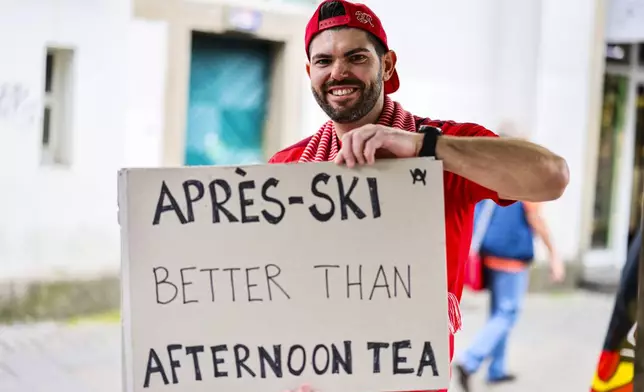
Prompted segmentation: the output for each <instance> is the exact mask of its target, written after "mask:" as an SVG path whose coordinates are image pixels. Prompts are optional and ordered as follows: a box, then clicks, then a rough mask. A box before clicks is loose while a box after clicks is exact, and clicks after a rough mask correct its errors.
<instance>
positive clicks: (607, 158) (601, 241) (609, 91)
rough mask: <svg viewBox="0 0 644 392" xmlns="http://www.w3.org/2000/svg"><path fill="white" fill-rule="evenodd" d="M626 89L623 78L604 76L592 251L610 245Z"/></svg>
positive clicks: (626, 81)
mask: <svg viewBox="0 0 644 392" xmlns="http://www.w3.org/2000/svg"><path fill="white" fill-rule="evenodd" d="M627 89H628V78H627V77H626V76H621V75H612V74H607V75H606V76H605V79H604V106H603V111H602V117H601V129H600V136H599V137H600V139H599V151H598V157H597V177H596V181H597V182H596V184H595V206H594V207H595V208H594V216H593V228H592V240H591V246H592V247H593V248H599V249H603V248H607V247H608V246H609V245H610V244H609V241H610V234H611V223H612V220H611V218H612V216H613V209H614V199H613V196H614V193H615V173H616V170H617V159H618V157H619V156H620V154H621V149H620V145H621V144H620V140H621V139H622V133H623V132H622V131H623V126H624V116H625V111H626V104H627Z"/></svg>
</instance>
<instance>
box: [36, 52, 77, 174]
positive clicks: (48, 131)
mask: <svg viewBox="0 0 644 392" xmlns="http://www.w3.org/2000/svg"><path fill="white" fill-rule="evenodd" d="M72 65H73V51H72V50H69V49H53V48H49V49H47V54H46V57H45V81H44V102H43V116H42V137H41V148H42V155H41V157H42V163H43V164H44V165H69V164H71V134H72V133H71V91H72Z"/></svg>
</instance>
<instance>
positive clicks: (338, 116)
mask: <svg viewBox="0 0 644 392" xmlns="http://www.w3.org/2000/svg"><path fill="white" fill-rule="evenodd" d="M339 85H353V86H356V87H357V88H358V92H359V94H360V95H359V97H358V99H357V101H356V102H355V103H354V104H353V105H351V106H342V107H334V106H332V105H331V104H330V103H329V101H328V100H327V93H328V90H329V88H331V87H333V86H339ZM382 85H383V83H382V67H380V70H378V76H377V78H376V79H374V80H372V81H371V83H369V85H368V86H367V85H366V84H365V83H364V82H362V81H361V80H358V79H343V80H334V81H330V82H327V83H326V84H324V86H323V88H322V91H321V92H319V91H318V90H316V89H315V87H313V86H311V91H312V92H313V96H314V97H315V100H316V102H317V103H318V105H319V106H320V108H322V110H323V111H324V112H325V113H326V114H327V116H329V118H330V119H331V120H333V121H334V122H336V123H339V124H349V123H352V122H356V121H358V120H360V119H361V118H363V117H364V116H366V115H367V114H369V112H371V110H372V109H373V108H374V107H375V106H376V103H377V102H378V98H380V93H381V91H382Z"/></svg>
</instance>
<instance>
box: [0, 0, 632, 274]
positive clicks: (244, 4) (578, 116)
mask: <svg viewBox="0 0 644 392" xmlns="http://www.w3.org/2000/svg"><path fill="white" fill-rule="evenodd" d="M365 2H366V3H367V4H368V5H369V6H370V7H372V9H373V10H374V11H375V12H376V13H378V14H379V15H380V17H381V19H382V21H383V24H384V25H385V27H386V29H387V32H388V34H389V39H390V46H391V47H392V49H394V50H396V52H397V54H398V59H399V74H400V76H401V88H400V90H399V91H398V92H397V93H396V94H394V95H393V96H392V98H393V99H395V100H398V101H400V102H401V103H403V104H404V106H405V107H406V108H407V109H408V110H411V111H412V112H414V113H417V114H419V115H424V116H428V117H432V118H440V119H451V120H455V121H472V122H477V123H480V124H482V125H484V126H486V127H488V128H490V129H492V130H494V129H495V127H497V126H498V124H499V123H501V122H502V121H505V120H510V121H512V122H514V123H515V124H516V125H517V127H518V128H519V129H520V130H521V133H522V135H523V136H526V137H529V138H531V139H532V140H534V141H536V142H538V143H541V144H543V145H545V146H547V147H548V148H550V149H552V150H554V151H555V152H557V153H559V154H561V155H562V156H564V157H565V158H566V159H567V160H568V163H569V166H570V170H571V181H570V185H569V187H568V190H567V191H566V193H565V195H564V196H563V197H562V198H561V199H560V200H558V201H556V202H552V203H548V204H547V205H546V206H545V207H544V210H545V216H546V219H547V220H548V223H549V224H550V226H551V230H552V233H553V238H554V241H555V243H556V244H557V246H558V248H559V249H560V252H561V255H562V257H563V258H564V259H565V260H566V261H568V262H570V263H577V262H582V263H585V264H584V265H588V266H591V267H592V266H597V265H607V266H615V267H616V268H619V267H620V266H621V263H623V258H624V255H625V251H626V241H625V240H624V241H622V238H624V239H625V238H626V237H627V235H628V230H629V219H630V211H631V210H630V207H629V205H630V198H631V194H632V193H633V189H634V188H633V185H632V184H631V185H629V181H631V180H632V177H633V175H634V173H635V170H634V169H633V167H634V165H633V159H634V154H635V153H634V149H633V148H631V147H630V146H632V145H634V142H633V141H634V140H635V134H636V132H635V126H636V125H635V124H636V121H635V120H634V119H635V117H636V110H634V109H632V108H631V109H628V110H626V112H627V114H625V118H626V120H625V121H624V131H623V133H622V135H623V136H622V138H621V139H619V143H618V144H619V145H620V146H621V148H622V150H620V152H619V154H618V158H617V159H616V161H617V162H618V163H617V164H615V165H614V166H615V169H614V173H616V174H615V176H614V177H615V179H614V180H612V181H613V182H611V187H610V189H611V192H612V193H611V192H608V193H610V194H611V195H613V194H614V195H615V196H614V198H613V201H612V202H609V204H610V205H609V207H607V208H608V210H609V211H610V212H609V213H608V216H609V219H608V220H606V219H604V221H608V222H610V230H608V229H606V233H608V234H606V235H605V237H607V238H608V239H607V240H605V241H603V242H601V241H599V242H598V241H595V244H593V238H594V237H593V235H594V236H595V237H597V236H598V235H597V234H594V231H593V230H595V231H597V229H594V227H596V226H598V224H597V223H596V222H597V221H598V220H601V219H597V218H595V215H596V214H597V213H595V212H594V211H595V208H594V206H595V204H597V203H596V200H595V197H594V193H595V188H596V184H597V181H596V177H597V172H598V169H597V168H598V163H597V162H598V157H602V155H601V154H600V153H599V152H600V149H599V145H600V140H603V139H601V135H602V132H600V130H601V129H602V128H601V122H602V116H601V113H602V107H603V104H602V103H603V93H602V91H603V83H602V81H603V78H604V70H605V69H606V66H605V52H606V51H605V48H606V42H607V40H608V39H607V38H606V35H607V26H609V25H610V23H609V20H610V17H609V15H612V14H610V12H609V10H610V9H611V8H609V4H607V3H606V0H566V1H565V2H562V1H559V0H541V1H527V2H523V1H522V2H517V1H513V0H468V1H464V2H454V1H451V0H428V1H424V2H416V1H411V0H401V1H397V2H391V1H385V0H367V1H365ZM316 3H317V1H305V0H301V1H295V0H292V1H286V0H282V1H278V0H274V1H270V0H264V1H260V0H255V1H253V0H247V1H234V2H232V1H231V2H222V1H215V0H193V1H187V0H96V1H93V2H89V3H86V2H78V1H74V0H65V1H58V2H56V3H55V4H56V6H55V7H54V5H50V4H49V2H45V1H42V0H40V1H39V0H20V1H16V0H9V1H5V2H3V3H2V5H1V6H0V7H2V12H0V49H1V50H2V51H3V54H4V56H3V58H7V59H10V61H2V62H0V178H2V180H3V191H2V193H1V194H0V202H1V205H3V206H4V207H5V214H4V219H3V220H2V221H0V260H2V262H0V276H2V277H3V279H4V278H9V279H12V278H16V279H19V278H34V277H47V278H51V277H54V278H55V277H58V276H69V275H71V276H77V275H83V274H95V273H103V272H106V271H107V272H115V271H117V270H118V268H119V227H118V222H117V205H116V172H117V170H118V169H119V168H121V167H126V166H160V165H170V166H175V165H184V164H192V163H204V162H205V163H215V164H217V163H221V162H226V159H228V160H229V161H232V160H234V159H239V160H243V161H244V162H253V161H261V160H265V159H267V158H268V157H269V156H270V155H271V153H273V152H274V151H276V150H278V149H280V148H282V147H285V146H287V145H289V144H291V143H294V142H296V141H297V140H299V139H300V138H302V137H304V136H306V135H309V134H311V133H313V132H315V131H316V130H317V129H318V127H319V126H320V125H321V124H322V122H323V121H324V120H325V116H324V114H323V113H322V112H321V111H320V110H319V108H318V107H317V105H316V103H315V101H314V100H313V98H312V96H311V93H310V90H309V85H308V80H307V77H306V74H305V72H304V62H305V56H304V48H303V32H304V26H305V24H306V21H307V19H308V17H309V16H310V13H311V12H312V10H313V9H314V7H315V5H316ZM610 6H611V7H613V4H610ZM631 14H632V13H629V15H631ZM642 18H643V19H641V20H642V22H641V23H640V24H642V25H644V17H642ZM613 24H614V23H613ZM618 24H620V25H623V23H618ZM636 25H637V24H635V26H636ZM633 30H634V31H636V30H637V29H636V28H633ZM631 33H632V32H631ZM631 35H632V34H631ZM635 35H636V37H635V39H634V40H631V41H632V42H639V41H644V38H641V37H642V36H644V35H640V36H637V34H635ZM637 37H640V38H637ZM631 38H633V37H631ZM638 40H639V41H638ZM617 41H619V40H617ZM629 42H630V41H629ZM240 48H242V49H240ZM222 58H223V59H226V61H225V62H222V61H220V59H222ZM631 58H632V57H631ZM235 61H237V63H235ZM226 64H243V67H242V66H241V65H240V66H238V67H236V69H235V72H241V71H240V70H241V69H242V68H243V69H244V70H245V71H244V72H247V73H245V74H235V75H234V76H230V74H229V73H227V72H232V71H228V70H227V68H226ZM620 67H622V68H619V69H617V68H615V70H617V71H619V72H617V73H620V72H621V73H623V72H622V71H624V72H626V71H628V72H630V71H631V68H632V69H635V66H634V65H632V64H631V63H629V65H627V66H622V65H620ZM624 67H627V68H628V70H627V69H626V68H624ZM608 68H610V66H609V67H608ZM633 72H635V71H633ZM213 75H214V76H213ZM216 75H219V76H216ZM628 75H631V74H630V73H629V74H628ZM631 80H632V79H629V82H628V83H630V84H629V85H628V89H629V90H628V91H629V92H628V94H627V95H628V97H627V98H628V99H635V97H636V94H635V93H634V91H635V90H636V89H637V85H636V84H634V82H632V81H631ZM243 81H247V83H246V84H243V83H242V82H243ZM248 81H256V82H253V83H250V82H248ZM210 84H212V86H214V87H213V88H212V89H210V90H207V89H206V90H204V89H202V88H201V86H207V85H210ZM250 85H252V88H253V90H252V91H253V94H246V93H245V92H247V91H249V90H248V89H249V88H251V87H249V86H250ZM221 91H225V94H222V93H221ZM236 91H237V92H238V93H235V92H236ZM242 93H244V94H242ZM222 97H224V98H225V99H223V98H222ZM232 97H235V98H234V99H233V98H232ZM252 97H254V98H252ZM251 98H252V99H251ZM627 106H628V105H627ZM632 106H633V105H632V102H631V104H630V107H632ZM218 121H219V122H218ZM243 121H250V122H248V123H243V124H246V126H245V128H243V129H255V130H257V132H255V133H252V132H251V133H249V134H247V135H246V136H244V137H245V139H235V137H237V136H239V135H236V134H235V133H234V132H232V133H229V134H225V135H224V134H216V133H215V134H212V133H210V131H209V130H211V129H213V128H216V124H219V123H226V124H231V123H233V124H234V123H238V124H242V122H243ZM252 121H255V122H252ZM641 121H644V120H641ZM213 124H215V125H213ZM243 124H242V125H243ZM257 124H260V125H261V126H257ZM242 125H240V126H242ZM240 129H241V128H240ZM606 132H607V131H604V133H606ZM233 136H234V137H233ZM232 139H235V140H232ZM244 143H246V144H247V145H244ZM233 145H234V146H237V147H235V148H237V150H236V151H237V154H236V155H233V154H229V150H226V148H227V147H226V146H233ZM627 150H628V151H627ZM629 151H630V152H629ZM227 154H228V155H227ZM229 155H230V156H229ZM609 155H610V154H609ZM242 158H243V159H242ZM605 159H608V158H605ZM611 159H612V158H611ZM600 167H602V166H601V165H600ZM599 170H602V169H599ZM631 183H632V181H631ZM600 193H601V192H600ZM604 193H606V192H605V191H604ZM604 193H602V195H603V194H604ZM600 204H601V203H600ZM540 258H543V252H541V257H540Z"/></svg>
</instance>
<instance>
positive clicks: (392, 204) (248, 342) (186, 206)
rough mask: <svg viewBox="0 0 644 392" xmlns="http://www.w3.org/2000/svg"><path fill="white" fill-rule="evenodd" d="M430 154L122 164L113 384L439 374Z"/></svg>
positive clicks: (374, 383) (343, 385)
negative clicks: (118, 368) (118, 344)
mask: <svg viewBox="0 0 644 392" xmlns="http://www.w3.org/2000/svg"><path fill="white" fill-rule="evenodd" d="M444 216H445V214H444V200H443V169H442V164H441V163H440V162H438V161H434V160H432V159H430V158H414V159H397V160H383V161H379V162H377V163H376V164H375V165H373V166H370V167H361V168H357V169H348V168H346V167H339V166H336V165H335V164H333V163H306V164H295V165H293V164H290V165H286V164H283V165H253V166H241V167H182V168H155V169H124V170H121V171H120V172H119V221H120V224H121V236H122V295H123V309H122V311H123V313H122V318H123V338H124V341H123V350H124V356H123V360H124V363H123V370H124V389H125V390H126V391H128V392H144V391H155V392H157V391H158V392H162V391H168V392H172V391H190V392H206V391H209V392H211V391H219V392H251V391H257V392H281V391H283V390H284V389H289V388H295V387H296V386H298V385H299V384H301V383H304V382H307V383H310V384H312V385H313V386H314V387H316V388H317V390H319V391H322V392H378V391H409V390H436V389H443V388H447V387H448V385H449V360H448V358H449V357H448V356H449V345H448V344H449V343H448V336H449V332H448V331H449V330H448V316H447V313H448V310H447V284H446V262H445V229H444Z"/></svg>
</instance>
